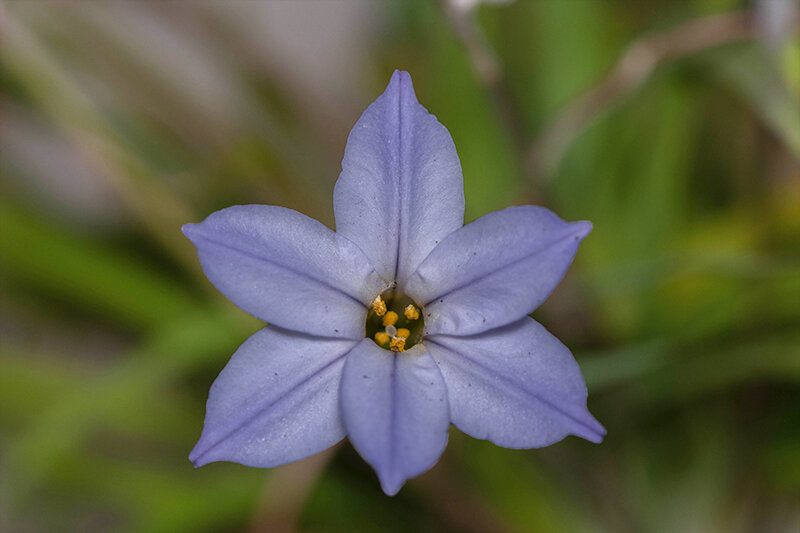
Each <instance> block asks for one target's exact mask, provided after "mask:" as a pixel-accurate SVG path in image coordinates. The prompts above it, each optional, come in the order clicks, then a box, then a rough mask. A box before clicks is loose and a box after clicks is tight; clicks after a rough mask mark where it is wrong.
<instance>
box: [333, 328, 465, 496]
mask: <svg viewBox="0 0 800 533" xmlns="http://www.w3.org/2000/svg"><path fill="white" fill-rule="evenodd" d="M342 418H343V419H344V424H345V427H346V428H347V435H348V437H349V438H350V442H351V443H352V444H353V446H354V447H355V449H356V450H358V453H360V454H361V457H363V458H364V460H365V461H366V462H367V463H369V464H370V465H371V466H372V468H374V469H375V472H376V473H377V474H378V478H379V479H380V481H381V487H382V488H383V491H384V492H385V493H386V494H388V495H390V496H393V495H395V494H397V492H398V491H399V490H400V487H402V486H403V484H404V483H405V482H406V480H407V479H410V478H412V477H414V476H418V475H419V474H421V473H423V472H425V471H426V470H428V469H429V468H431V467H432V466H433V465H434V464H435V463H436V461H437V460H438V459H439V456H440V455H441V454H442V452H443V451H444V449H445V447H446V446H447V431H448V429H449V427H450V412H449V409H448V405H447V391H446V390H445V386H444V381H443V380H442V374H441V373H440V372H439V369H438V368H437V366H436V363H434V362H433V359H431V357H430V356H429V355H428V354H426V353H425V352H424V351H423V349H422V347H421V345H417V346H414V347H413V348H411V349H410V350H408V351H407V352H402V353H400V354H399V355H395V354H393V353H392V352H389V351H387V350H384V349H382V348H379V347H378V346H377V345H376V344H375V343H374V342H372V341H371V340H369V339H364V340H363V341H361V344H359V345H358V346H356V347H355V348H354V349H353V351H351V352H350V353H349V354H348V355H347V361H346V362H345V365H344V373H343V374H342Z"/></svg>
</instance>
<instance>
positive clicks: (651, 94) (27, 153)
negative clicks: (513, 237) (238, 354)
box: [0, 0, 800, 533]
mask: <svg viewBox="0 0 800 533" xmlns="http://www.w3.org/2000/svg"><path fill="white" fill-rule="evenodd" d="M475 4H476V2H470V1H465V0H459V1H452V2H428V1H423V0H415V1H407V2H399V1H398V2H389V1H370V0H362V1H355V0H353V1H342V2H337V1H295V2H288V1H287V2H260V3H259V2H240V1H234V2H222V1H218V2H210V1H200V0H195V1H185V2H178V1H173V2H142V1H139V2H133V1H128V2H121V1H120V2H111V1H106V2H89V1H86V2H78V1H71V2H70V1H55V0H53V1H49V2H46V1H35V0H16V1H13V0H10V1H2V0H0V531H2V532H14V533H17V532H38V531H45V532H50V531H53V532H61V531H80V532H104V531H131V532H133V531H135V532H151V531H152V532H162V531H163V532H171V531H176V532H182V531H187V532H217V531H221V532H225V531H230V532H234V531H249V532H281V531H293V530H299V531H319V532H328V531H333V532H351V531H409V530H414V531H474V532H483V531H490V532H493V531H498V532H503V531H508V532H553V531H555V532H601V531H610V532H623V533H624V532H630V533H636V532H794V533H797V532H798V531H800V39H799V38H798V22H797V18H796V16H797V7H798V4H797V2H794V1H793V0H763V1H756V2H742V1H734V0H684V1H674V0H648V1H642V2H632V1H625V0H605V1H601V0H538V1H525V0H519V1H517V2H493V3H491V4H489V3H487V4H484V5H480V6H476V5H475ZM793 17H794V18H793ZM395 68H401V69H404V70H408V71H410V72H411V74H412V77H413V79H414V82H415V86H416V90H417V93H418V96H419V99H420V101H421V102H422V103H423V104H424V105H425V106H426V107H427V108H428V109H429V110H430V111H431V112H433V113H434V114H436V115H437V116H438V117H439V119H440V120H441V121H442V123H444V124H445V125H446V126H447V127H448V128H449V130H450V132H451V133H452V135H453V138H454V140H455V143H456V146H457V148H458V152H459V155H460V157H461V162H462V166H463V171H464V180H465V189H466V197H467V218H468V219H469V220H472V219H475V218H477V217H479V216H481V215H483V214H485V213H487V212H489V211H492V210H495V209H499V208H503V207H505V206H508V205H511V204H519V203H539V204H543V205H546V206H548V207H550V208H551V209H554V210H555V211H556V212H558V213H559V214H560V215H561V216H563V217H564V218H566V219H568V220H578V219H588V220H591V221H592V222H593V223H594V228H595V229H594V232H593V233H592V234H591V236H590V237H589V238H588V239H587V240H586V241H585V243H584V244H583V245H582V246H581V249H580V250H579V253H578V257H577V260H576V262H575V264H574V265H573V267H572V269H571V270H570V272H569V274H568V276H567V278H566V279H565V280H564V282H563V283H562V285H561V286H560V287H559V288H558V289H557V290H556V292H555V293H554V294H553V295H552V296H551V297H550V299H549V300H548V301H547V302H546V304H545V305H544V306H543V307H542V308H540V309H538V310H537V311H536V312H535V313H534V317H535V318H537V319H538V320H539V321H541V322H542V323H543V324H544V325H545V326H547V327H548V328H549V329H550V330H551V331H552V332H553V333H555V334H556V335H557V336H558V337H559V338H561V339H562V340H563V341H564V342H565V343H566V344H567V345H568V346H570V347H571V348H572V349H573V351H574V352H575V355H576V357H577V359H578V361H579V363H580V365H581V368H582V369H583V372H584V375H585V377H586V380H587V382H588V387H589V391H590V394H589V407H590V409H591V410H592V412H593V413H594V414H595V415H596V416H597V418H598V419H599V420H600V421H601V422H602V423H604V424H605V426H606V428H607V429H608V436H607V438H606V440H605V442H604V443H603V444H601V445H592V444H590V443H587V442H584V441H582V440H580V439H577V438H574V437H572V438H568V439H566V440H565V441H563V442H561V443H559V444H556V445H554V446H552V447H549V448H546V449H542V450H530V451H512V450H504V449H501V448H497V447H495V446H493V445H491V444H489V443H487V442H484V441H478V440H474V439H471V438H469V437H466V436H464V435H463V434H461V433H459V432H458V431H456V430H453V431H452V433H451V438H450V445H449V447H448V449H447V451H446V452H445V454H444V456H443V458H442V459H441V461H440V462H439V464H438V465H437V466H436V467H435V468H434V469H433V470H431V471H430V472H428V473H426V474H425V475H423V476H421V477H419V478H417V479H415V480H412V481H411V482H409V483H408V484H407V485H406V487H405V488H404V489H403V490H402V491H401V492H400V494H399V495H398V496H396V497H394V498H388V497H386V496H384V494H383V493H382V492H381V491H380V488H379V485H378V483H377V480H376V479H375V476H374V474H373V473H372V471H371V470H370V469H369V468H368V467H367V466H366V465H365V464H364V463H363V461H361V460H360V459H359V457H358V456H357V454H356V453H355V452H354V451H353V450H352V448H351V447H350V446H349V445H347V444H344V445H340V446H338V447H336V448H334V449H333V450H331V451H329V452H327V453H324V454H322V455H320V456H317V457H314V458H312V459H309V460H307V461H303V462H300V463H296V464H293V465H289V466H286V467H281V468H278V469H275V470H271V471H268V470H257V469H248V468H245V467H242V466H239V465H234V464H224V463H216V464H212V465H209V466H206V467H204V468H202V469H199V470H195V469H193V468H192V466H191V464H190V463H189V461H188V459H187V455H188V453H189V450H190V449H191V448H192V446H193V445H194V442H195V440H196V439H197V438H198V436H199V434H200V429H201V426H202V420H203V415H204V403H205V399H206V393H207V391H208V388H209V386H210V385H211V382H212V381H213V379H214V377H215V376H216V374H217V373H218V372H219V371H220V370H221V368H222V367H223V366H224V365H225V363H226V361H227V359H228V357H229V356H230V354H231V353H232V352H233V351H234V350H235V348H236V347H237V346H238V345H239V344H240V343H241V342H242V341H243V340H244V339H245V338H246V337H247V336H248V334H250V333H251V332H253V331H255V330H256V329H258V328H259V323H258V322H257V321H255V320H254V319H252V318H250V317H248V316H246V315H245V314H244V313H243V312H241V311H239V310H237V309H236V308H234V307H233V306H232V305H231V304H230V303H228V302H227V301H226V300H225V299H224V298H223V297H221V296H220V295H219V294H218V293H217V292H216V291H215V290H214V289H213V288H212V287H211V286H210V284H209V283H208V282H207V281H206V279H205V277H204V276H203V275H202V272H201V271H200V269H199V265H198V262H197V259H196V256H195V254H194V250H193V249H192V247H191V246H190V244H189V242H188V241H187V240H185V239H184V238H183V236H182V235H181V233H180V231H179V228H180V225H181V224H182V223H184V222H189V221H199V220H201V219H202V218H204V217H205V216H206V215H207V214H209V213H211V212H212V211H214V210H216V209H219V208H222V207H225V206H228V205H232V204H240V203H266V204H278V205H283V206H287V207H291V208H294V209H297V210H298V211H301V212H303V213H305V214H307V215H310V216H312V217H315V218H318V219H320V220H322V221H323V222H325V223H326V224H328V225H332V223H333V216H332V201H331V197H332V191H333V185H334V182H335V180H336V177H337V175H338V172H339V170H340V161H341V157H342V153H343V149H344V145H345V140H346V138H347V133H348V131H349V129H350V127H351V126H352V125H353V123H354V122H355V121H356V120H357V118H358V116H359V115H360V113H361V111H362V110H363V109H364V108H365V107H366V106H367V104H368V103H369V102H371V101H372V100H373V99H374V98H375V97H376V96H377V95H378V94H379V93H380V92H381V91H382V90H383V88H384V86H385V84H386V82H387V81H388V79H389V76H390V74H391V72H392V70H394V69H395Z"/></svg>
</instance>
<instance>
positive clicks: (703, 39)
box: [525, 11, 757, 181]
mask: <svg viewBox="0 0 800 533" xmlns="http://www.w3.org/2000/svg"><path fill="white" fill-rule="evenodd" d="M756 37H757V30H756V25H755V19H754V17H753V15H752V13H750V12H748V11H739V12H734V13H725V14H722V15H711V16H708V17H704V18H700V19H696V20H691V21H689V22H686V23H684V24H681V25H680V26H677V27H675V28H671V29H669V30H666V31H663V32H661V33H657V34H654V35H649V36H645V37H642V38H639V39H637V40H635V41H633V43H631V45H630V46H629V47H628V48H627V50H626V51H625V52H624V53H623V54H622V57H620V59H619V60H618V61H617V63H616V64H615V65H614V67H613V68H612V69H611V72H609V74H608V75H607V76H606V77H605V78H604V79H603V80H602V81H600V83H598V84H597V85H595V86H594V87H592V88H590V89H589V90H588V91H586V92H585V93H583V94H582V95H581V96H579V97H578V98H576V99H575V100H573V101H572V102H571V103H569V104H567V106H566V107H564V108H563V109H562V110H561V111H560V112H559V113H558V114H557V115H556V116H555V117H554V118H553V119H552V120H551V121H550V123H549V124H547V125H545V126H544V128H542V130H541V132H540V134H539V135H538V137H537V139H536V140H534V142H533V143H532V144H531V146H530V147H529V148H528V151H527V155H526V158H525V159H526V161H525V164H526V167H527V171H526V174H527V175H528V176H529V179H531V180H535V181H540V180H543V179H551V178H552V176H553V175H554V170H555V168H556V166H557V165H558V162H559V161H560V160H561V158H562V157H563V155H564V153H565V152H566V150H567V148H568V147H569V146H570V144H571V143H572V142H573V141H574V140H575V139H576V138H577V137H578V135H580V134H581V133H582V132H583V131H584V130H585V129H586V128H587V127H588V126H589V125H590V124H591V123H592V122H593V121H594V120H595V119H596V118H597V116H598V115H599V114H600V113H602V112H606V111H608V110H609V109H610V108H612V107H613V106H614V105H615V104H618V103H619V102H620V101H621V100H622V99H623V98H624V97H625V96H627V95H629V94H630V93H631V92H633V91H634V90H636V89H637V88H638V87H639V86H640V85H641V84H642V83H643V82H644V81H645V80H646V79H647V78H648V77H649V76H650V74H652V72H653V71H654V70H655V69H656V68H657V67H658V66H659V65H661V64H662V63H665V62H668V61H673V60H676V59H680V58H683V57H686V56H689V55H692V54H696V53H698V52H701V51H703V50H707V49H709V48H713V47H716V46H721V45H724V44H730V43H735V42H739V41H746V40H751V39H755V38H756Z"/></svg>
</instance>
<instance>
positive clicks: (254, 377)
mask: <svg viewBox="0 0 800 533" xmlns="http://www.w3.org/2000/svg"><path fill="white" fill-rule="evenodd" d="M353 345H354V342H353V341H352V340H345V339H319V338H316V337H310V336H307V335H302V334H299V333H294V332H291V331H286V330H281V329H280V328H276V327H275V326H267V327H266V328H264V329H262V330H261V331H259V332H258V333H256V334H255V335H253V336H252V337H250V338H249V339H247V341H245V343H244V344H242V345H241V346H240V347H239V349H238V350H236V353H234V354H233V357H231V360H230V361H229V362H228V364H227V365H226V366H225V368H224V369H223V370H222V372H221V373H220V375H219V377H217V379H216V381H214V384H213V385H212V386H211V391H210V392H209V395H208V403H207V404H206V420H205V423H204V424H203V434H202V436H201V437H200V441H199V442H198V443H197V445H196V446H195V447H194V450H192V453H191V454H190V455H189V459H190V460H191V461H192V462H193V463H194V464H195V466H202V465H204V464H206V463H211V462H214V461H233V462H235V463H241V464H243V465H247V466H257V467H272V466H278V465H281V464H284V463H290V462H292V461H297V460H299V459H303V458H304V457H308V456H309V455H313V454H315V453H317V452H320V451H322V450H324V449H326V448H328V447H330V446H333V445H334V444H336V443H337V442H338V441H340V440H341V439H342V438H344V436H345V431H344V426H343V425H342V421H341V417H340V410H339V381H340V379H341V376H342V367H343V366H344V361H345V355H346V354H347V352H348V351H349V350H350V349H351V348H352V347H353Z"/></svg>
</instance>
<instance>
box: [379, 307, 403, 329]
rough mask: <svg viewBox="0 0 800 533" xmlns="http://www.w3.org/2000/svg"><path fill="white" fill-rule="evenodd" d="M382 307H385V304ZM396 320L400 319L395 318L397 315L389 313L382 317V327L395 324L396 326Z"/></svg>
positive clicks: (392, 312)
mask: <svg viewBox="0 0 800 533" xmlns="http://www.w3.org/2000/svg"><path fill="white" fill-rule="evenodd" d="M384 306H385V304H384ZM378 316H381V315H378ZM398 318H400V317H398V316H397V313H395V312H394V311H389V312H388V313H386V314H385V315H384V317H383V325H384V326H394V325H395V324H397V319H398Z"/></svg>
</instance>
